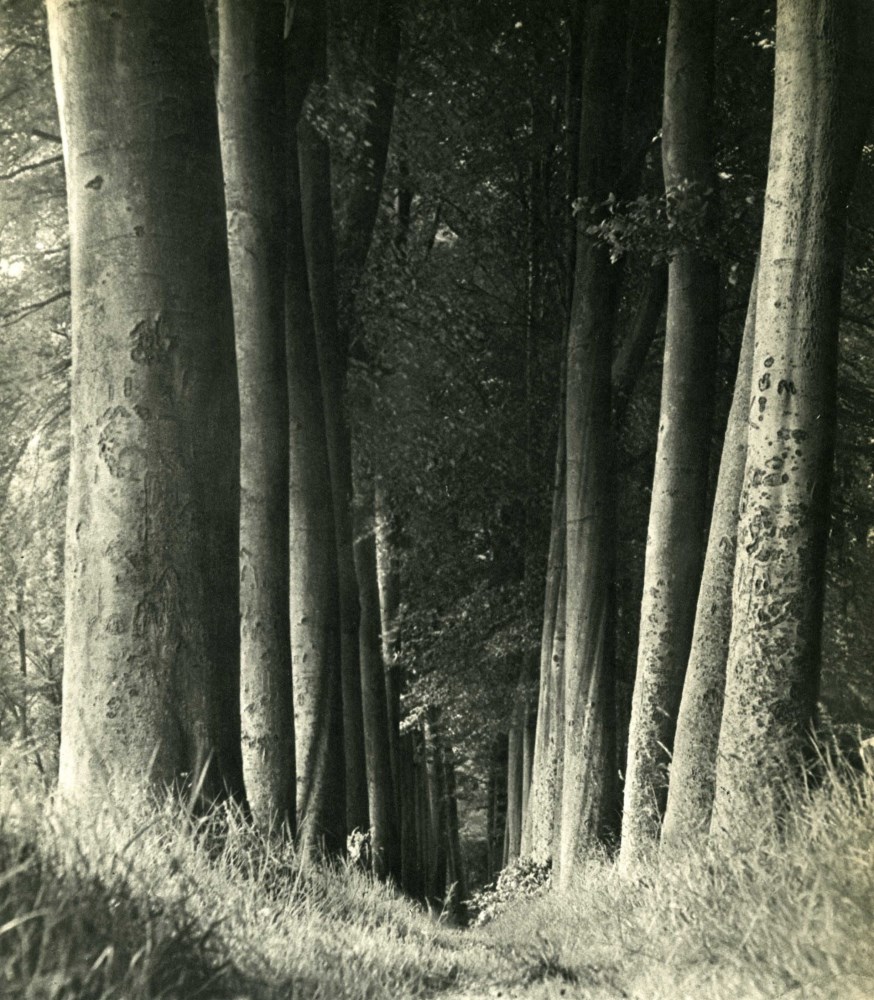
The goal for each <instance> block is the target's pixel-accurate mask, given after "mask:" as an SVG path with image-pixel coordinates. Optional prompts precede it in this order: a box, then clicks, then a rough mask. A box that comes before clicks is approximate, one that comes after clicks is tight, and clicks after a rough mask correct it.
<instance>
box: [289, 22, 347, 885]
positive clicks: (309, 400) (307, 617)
mask: <svg viewBox="0 0 874 1000" xmlns="http://www.w3.org/2000/svg"><path fill="white" fill-rule="evenodd" d="M306 10H307V8H306V5H302V6H301V8H300V9H297V8H296V9H295V24H294V25H293V29H294V30H293V31H292V33H291V37H290V40H289V45H288V51H287V58H286V70H287V77H286V86H287V98H286V106H287V113H288V116H289V126H290V127H289V134H290V136H291V142H290V146H291V148H290V149H289V151H288V155H287V157H286V164H287V169H288V176H287V223H288V239H287V244H286V268H285V322H286V344H287V348H286V349H287V359H288V399H289V428H290V430H289V453H290V470H289V521H290V551H291V560H290V563H291V576H290V600H289V603H290V608H291V662H292V676H293V687H294V730H295V756H296V766H297V830H298V844H299V849H300V851H301V854H302V858H303V863H304V864H306V865H309V864H312V863H313V862H315V861H317V860H318V859H319V858H320V857H321V856H322V855H323V853H324V852H333V851H340V850H342V849H343V848H344V847H345V839H346V809H345V802H346V794H345V776H346V771H345V760H344V740H343V703H342V692H341V680H340V651H341V637H340V627H339V626H340V608H339V606H340V588H339V581H338V571H337V565H338V564H337V547H336V546H337V540H336V535H335V530H334V515H333V510H332V505H330V504H326V503H325V498H326V497H330V496H331V474H330V467H329V462H328V443H327V435H326V429H325V407H324V399H323V394H322V383H321V380H320V378H319V357H318V350H317V347H316V333H315V322H314V318H313V306H312V301H311V299H310V288H309V278H308V275H307V261H306V250H305V244H304V234H303V223H302V219H301V188H300V177H299V174H298V163H297V155H296V154H297V150H296V148H295V147H296V143H295V142H294V122H295V121H296V118H295V112H296V111H297V110H298V109H299V107H300V102H301V101H302V95H303V94H304V93H306V85H307V81H306V73H307V66H306V63H305V61H304V59H303V58H302V55H303V54H306V53H308V52H311V50H312V45H311V44H310V42H309V37H308V36H309V31H308V30H307V29H308V28H309V25H308V23H307V22H306V21H303V22H301V21H298V20H297V18H298V15H299V14H301V15H302V14H304V13H306Z"/></svg>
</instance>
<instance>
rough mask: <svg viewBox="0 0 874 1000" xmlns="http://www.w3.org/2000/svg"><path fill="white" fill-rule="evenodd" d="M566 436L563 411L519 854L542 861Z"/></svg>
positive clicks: (550, 788)
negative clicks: (528, 784)
mask: <svg viewBox="0 0 874 1000" xmlns="http://www.w3.org/2000/svg"><path fill="white" fill-rule="evenodd" d="M564 459H565V440H564V413H563V412H562V413H561V414H560V417H559V438H558V446H557V453H556V459H555V485H554V486H553V500H552V522H551V523H552V529H551V532H550V538H549V555H548V557H547V564H546V594H545V597H544V602H543V630H542V632H541V638H540V690H539V696H538V703H537V725H536V733H535V739H534V756H533V761H532V773H531V790H530V794H529V802H528V808H527V810H526V813H525V823H524V825H523V831H522V853H523V854H526V855H527V854H530V855H532V856H533V857H535V858H537V859H539V860H546V859H547V858H549V857H550V856H551V853H552V839H553V832H554V830H553V826H554V820H555V801H556V794H555V793H556V777H557V771H558V764H559V759H560V750H559V747H560V746H561V741H560V739H559V733H560V730H561V728H562V726H563V724H564V713H563V712H562V706H563V703H564V678H563V675H562V668H563V663H557V662H556V661H555V659H554V658H553V645H554V639H555V633H556V628H557V621H558V618H559V610H560V603H561V598H562V597H563V594H564V592H563V590H562V583H563V581H564V578H565V576H564V570H565V532H566V520H565V491H564V477H565V460H564Z"/></svg>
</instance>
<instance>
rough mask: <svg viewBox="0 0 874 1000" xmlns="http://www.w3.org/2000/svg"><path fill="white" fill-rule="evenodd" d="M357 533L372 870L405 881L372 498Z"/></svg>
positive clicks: (359, 508) (358, 511) (359, 506)
mask: <svg viewBox="0 0 874 1000" xmlns="http://www.w3.org/2000/svg"><path fill="white" fill-rule="evenodd" d="M368 500H370V503H369V504H368V503H367V501H368ZM365 504H366V505H367V506H365ZM354 529H355V548H354V552H355V569H356V572H357V574H358V593H359V595H360V597H361V631H360V636H361V644H360V651H359V661H360V664H361V701H362V708H363V716H364V749H365V754H366V757H367V792H368V801H369V810H370V835H371V850H372V852H373V868H374V871H375V872H376V874H377V875H378V876H379V877H380V878H387V877H392V878H395V879H397V878H399V877H400V842H399V841H400V829H399V822H398V809H397V802H396V799H395V786H394V782H393V780H392V766H391V763H392V761H391V745H390V742H389V716H388V706H387V705H386V693H385V670H384V668H383V664H382V643H381V636H380V618H379V589H378V587H377V578H376V539H375V537H374V524H373V493H372V492H369V494H368V495H367V496H366V497H359V498H358V502H357V503H356V507H355V521H354Z"/></svg>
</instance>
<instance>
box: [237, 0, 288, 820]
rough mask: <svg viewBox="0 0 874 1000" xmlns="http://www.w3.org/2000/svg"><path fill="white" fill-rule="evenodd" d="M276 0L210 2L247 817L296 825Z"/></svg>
mask: <svg viewBox="0 0 874 1000" xmlns="http://www.w3.org/2000/svg"><path fill="white" fill-rule="evenodd" d="M284 9H285V5H284V3H283V2H282V0H273V2H268V3H263V4H259V5H254V6H252V7H249V6H246V5H242V4H240V3H238V2H237V0H221V2H220V3H219V10H218V13H219V79H218V106H219V126H220V132H221V140H222V159H223V164H224V177H225V198H226V202H227V219H228V249H229V256H230V266H231V290H232V292H233V300H234V325H235V329H236V342H237V371H238V376H239V386H240V443H241V449H240V477H241V495H240V693H241V699H240V702H241V703H240V711H241V720H242V748H243V773H244V777H245V781H246V792H247V796H248V800H249V804H250V806H251V808H252V812H253V814H254V816H255V819H256V821H257V822H258V823H259V824H261V825H262V826H264V827H266V828H271V827H274V826H276V825H279V824H283V823H291V824H292V825H293V822H294V720H293V715H292V691H291V644H290V642H291V640H290V634H289V619H288V577H289V564H288V395H287V388H288V386H287V376H286V364H285V330H284V285H283V279H284V267H285V263H284V261H285V258H284V244H285V236H286V233H285V225H284V219H283V215H282V212H281V211H279V212H278V211H277V205H279V206H282V205H283V204H284V195H283V191H284V187H283V183H284V180H285V165H284V162H283V156H284V149H283V144H282V141H281V138H280V137H281V136H282V134H283V126H284V124H285V123H284V103H283V100H282V98H283V87H284V85H283V48H282V26H283V19H284Z"/></svg>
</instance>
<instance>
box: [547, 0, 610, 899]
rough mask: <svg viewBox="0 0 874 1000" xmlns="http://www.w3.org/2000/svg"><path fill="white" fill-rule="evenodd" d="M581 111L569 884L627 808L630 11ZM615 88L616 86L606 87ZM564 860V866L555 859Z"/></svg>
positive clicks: (565, 802)
mask: <svg viewBox="0 0 874 1000" xmlns="http://www.w3.org/2000/svg"><path fill="white" fill-rule="evenodd" d="M587 29H588V30H587V51H586V60H585V65H584V79H583V99H582V113H581V128H580V131H581V157H580V195H581V198H582V199H583V202H584V207H583V210H582V213H583V214H582V217H581V219H580V221H579V223H578V230H577V257H576V274H575V278H574V297H573V306H572V309H571V321H570V326H569V334H568V359H567V380H568V381H567V406H566V421H567V424H566V427H567V432H566V433H567V598H566V616H567V647H566V654H565V656H566V659H565V734H564V770H563V778H562V806H561V851H560V856H559V859H558V860H559V871H560V877H561V879H562V881H563V882H564V883H566V882H567V879H568V878H569V876H570V874H571V872H572V870H573V867H574V864H575V862H576V860H577V859H578V858H579V857H580V856H581V855H583V854H584V853H585V851H586V849H587V848H588V847H589V846H590V845H591V844H592V843H593V842H595V841H598V840H603V839H605V838H609V837H610V836H611V834H612V833H613V832H614V831H615V828H616V819H617V813H618V803H617V794H616V793H617V788H616V760H615V744H616V736H615V719H614V715H615V676H614V655H613V645H614V635H613V632H614V620H613V619H614V610H613V605H614V595H613V580H614V559H615V527H614V511H613V505H614V497H613V489H612V482H613V442H612V428H611V391H610V358H611V340H612V330H613V319H614V315H615V299H616V295H615V292H616V288H615V284H616V282H615V276H614V274H613V273H612V271H611V265H610V259H609V256H608V255H607V251H606V250H605V249H604V248H603V247H602V246H599V245H597V244H596V243H594V242H593V241H592V238H591V237H590V236H589V235H587V229H588V227H589V226H590V224H591V222H592V220H593V218H596V215H595V214H594V210H595V207H596V206H599V205H601V204H602V203H603V201H604V200H605V198H606V196H607V194H608V193H609V189H610V187H609V186H610V184H611V183H612V180H613V179H614V178H615V177H616V176H617V169H618V163H617V159H618V146H619V141H618V130H617V129H616V128H615V121H616V116H617V113H618V109H619V106H620V97H621V92H622V91H621V73H617V71H616V68H617V66H621V65H622V54H623V46H624V33H625V5H624V3H623V4H619V5H618V6H617V5H616V4H610V3H607V2H606V0H595V2H593V3H592V4H591V6H590V9H589V18H588V23H587ZM607 81H609V85H608V83H607ZM554 860H555V859H554Z"/></svg>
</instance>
